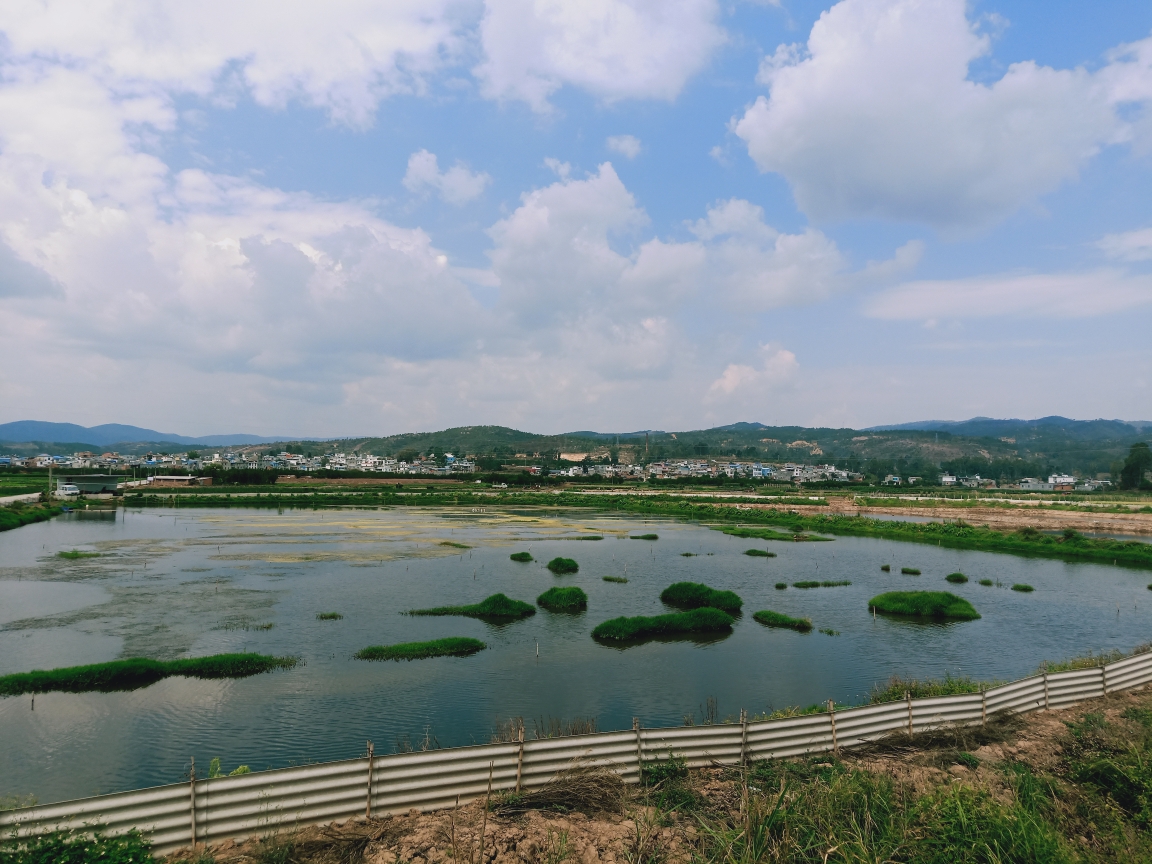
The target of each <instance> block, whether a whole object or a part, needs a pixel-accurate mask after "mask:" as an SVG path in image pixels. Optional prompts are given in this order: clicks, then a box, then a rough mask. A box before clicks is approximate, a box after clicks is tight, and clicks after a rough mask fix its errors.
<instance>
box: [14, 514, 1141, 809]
mask: <svg viewBox="0 0 1152 864" xmlns="http://www.w3.org/2000/svg"><path fill="white" fill-rule="evenodd" d="M85 516H86V514H82V513H81V514H74V515H73V516H71V517H62V518H59V519H56V520H53V521H51V522H47V523H41V524H37V525H31V526H27V527H25V528H21V529H18V530H15V531H9V532H6V533H3V534H0V674H4V673H9V672H20V671H28V670H30V669H36V668H41V669H44V668H52V667H56V666H67V665H78V664H83V663H94V662H100V661H105V660H113V659H116V658H119V657H137V656H142V657H155V658H159V659H168V658H174V657H179V656H196V655H204V654H215V653H220V652H229V651H256V652H260V653H264V654H278V655H280V654H292V655H296V656H299V657H301V658H302V659H303V661H304V663H303V664H302V665H300V666H298V667H297V668H295V669H293V670H290V671H279V672H274V673H271V674H267V675H259V676H256V677H253V678H249V679H244V680H236V681H199V680H193V679H185V678H170V679H167V680H165V681H162V682H160V683H158V684H155V685H153V686H151V687H148V688H145V689H142V690H137V691H134V692H128V693H112V694H96V693H91V694H60V693H55V694H44V695H40V696H37V697H36V699H35V710H33V705H32V699H31V697H28V696H23V697H12V698H7V699H0V741H3V746H2V747H0V796H6V795H28V794H34V795H35V796H36V797H37V798H38V799H39V800H40V801H41V802H47V801H55V800H62V799H67V798H75V797H82V796H86V795H91V794H97V793H103V792H111V791H117V790H122V789H131V788H136V787H141V786H148V785H155V784H160V783H169V782H175V781H177V780H179V779H181V777H182V776H184V775H185V773H186V772H187V770H188V765H189V759H190V757H193V756H194V757H195V758H196V761H197V764H198V765H207V763H208V761H209V759H211V758H212V757H215V756H218V757H220V758H221V759H222V760H223V764H224V767H225V769H229V768H232V767H235V766H236V765H238V764H247V765H250V766H251V767H252V769H253V770H259V769H263V768H276V767H284V766H286V765H290V764H299V763H303V762H312V761H325V760H332V759H343V758H350V757H354V756H357V755H360V754H362V753H363V752H364V750H365V742H366V741H367V740H369V739H370V740H372V741H373V742H374V743H375V746H376V751H377V752H378V753H384V752H390V751H392V750H394V749H397V748H402V747H406V746H409V745H411V746H416V747H419V746H420V742H421V741H423V740H427V741H429V742H432V743H435V744H438V745H440V746H454V745H461V744H469V743H473V742H485V741H487V740H489V739H490V737H491V735H492V733H493V730H494V729H495V727H496V725H497V724H498V723H501V722H504V721H507V720H508V718H510V717H516V716H522V717H524V718H525V720H526V725H527V727H528V730H529V734H530V735H531V734H532V730H533V726H534V724H544V725H546V724H548V723H549V722H551V720H552V719H554V718H564V719H573V718H595V719H596V721H597V723H598V726H599V728H600V729H614V728H627V727H630V726H631V722H632V718H633V717H639V718H640V719H641V722H642V723H643V724H644V725H646V726H662V725H679V724H681V723H682V722H684V717H685V715H688V714H692V715H694V717H695V720H696V722H699V721H700V720H701V719H702V716H701V715H702V711H703V710H704V709H703V707H702V706H704V705H705V704H706V702H707V700H708V699H709V697H715V699H716V701H717V705H718V710H719V718H720V719H723V718H724V717H725V716H734V715H737V714H738V713H739V711H740V709H741V708H745V709H748V711H749V712H751V713H758V712H764V711H768V710H770V709H772V708H781V707H785V706H788V705H796V704H800V705H806V704H811V703H814V702H819V701H823V700H826V699H829V698H834V699H836V700H837V701H842V702H859V701H863V700H864V699H866V696H867V693H868V692H869V690H870V689H871V688H872V687H873V686H874V685H876V684H881V683H883V682H884V681H886V680H887V679H888V678H889V677H890V676H891V675H893V674H900V675H904V676H917V677H925V676H940V675H943V674H945V673H953V674H961V675H972V676H973V677H976V678H980V679H1001V680H1008V679H1013V678H1018V677H1022V676H1024V675H1028V674H1030V673H1032V672H1033V671H1034V670H1035V669H1036V667H1037V665H1038V664H1039V663H1040V662H1042V661H1043V660H1058V659H1063V658H1066V657H1069V656H1072V655H1074V654H1082V653H1085V652H1087V651H1090V650H1091V651H1097V652H1099V651H1104V650H1108V649H1111V648H1120V649H1123V650H1128V649H1131V648H1132V647H1134V646H1135V645H1137V644H1139V643H1141V642H1144V641H1147V640H1148V639H1149V638H1150V637H1152V626H1150V625H1152V594H1150V593H1149V591H1148V589H1147V587H1146V585H1147V583H1148V582H1149V580H1150V578H1152V576H1150V574H1149V573H1147V572H1143V571H1138V570H1126V569H1123V568H1113V567H1106V566H1101V565H1095V564H1065V563H1062V562H1059V561H1048V560H1042V559H1023V558H1015V557H1011V556H1005V555H993V554H988V553H982V552H962V551H954V550H947V549H940V548H936V547H931V546H923V545H917V544H904V543H897V542H892V541H885V540H874V539H863V538H837V539H836V540H834V541H833V542H823V543H821V542H812V543H792V542H776V541H756V540H747V539H740V538H736V537H729V536H726V535H724V534H722V533H720V532H718V531H714V530H711V529H709V528H708V527H706V526H702V525H699V524H696V523H689V522H676V521H672V520H663V519H647V520H645V519H643V518H639V517H635V516H619V515H614V514H598V513H594V512H588V511H570V510H569V511H560V510H548V509H524V510H503V509H502V510H494V509H489V510H486V511H473V510H467V509H460V510H451V509H396V510H336V511H334V510H324V511H311V510H285V511H284V512H277V511H275V510H259V509H249V510H238V509H231V510H193V511H188V510H180V511H173V510H143V511H120V512H118V513H117V514H116V515H115V518H112V519H97V518H85ZM642 533H655V534H657V535H658V536H659V539H658V540H654V541H650V540H637V539H629V538H630V537H631V536H634V535H637V534H642ZM595 537H600V538H602V539H599V540H595V539H590V538H595ZM446 544H459V545H446ZM463 547H467V548H463ZM749 548H760V549H769V550H770V551H772V552H775V553H776V555H777V557H774V558H762V557H751V556H748V555H745V554H744V552H745V550H747V549H749ZM73 550H77V551H81V552H92V553H98V554H97V556H96V557H80V558H75V559H64V558H61V557H59V556H58V554H57V553H59V552H62V551H65V552H68V551H73ZM516 551H530V552H531V554H532V555H533V557H534V558H535V559H536V560H535V561H534V562H532V563H529V564H518V563H516V562H513V561H510V560H509V557H508V556H509V554H510V553H512V552H516ZM685 553H691V554H690V555H688V554H685ZM555 556H563V557H568V558H574V559H576V560H577V561H578V562H579V565H580V570H579V572H578V573H576V574H574V575H571V576H563V577H556V576H553V575H552V574H551V573H550V572H549V571H548V570H547V569H545V568H544V566H543V563H544V562H547V561H548V560H549V559H551V558H553V557H555ZM882 564H890V565H891V567H892V572H890V573H884V572H882V571H881V570H880V566H881V565H882ZM902 566H908V567H916V568H918V569H920V570H921V571H922V575H921V576H903V575H901V574H900V572H899V570H900V568H901V567H902ZM956 570H959V571H962V572H964V573H965V574H967V575H968V577H969V578H970V580H971V581H970V582H968V583H967V584H964V585H958V586H955V585H949V584H948V583H946V582H945V581H944V576H945V575H946V574H948V573H950V572H953V571H956ZM604 576H622V577H627V579H628V582H627V583H626V584H619V583H610V582H605V581H604V580H603V577H604ZM981 578H989V579H992V580H993V581H994V582H997V583H999V584H998V585H996V586H993V587H984V586H981V585H978V584H977V580H978V579H981ZM811 579H816V580H832V581H835V580H844V579H847V580H851V582H852V584H851V585H849V586H846V587H837V588H818V589H810V590H800V589H796V588H793V587H789V588H787V589H786V590H782V591H781V590H776V589H775V588H774V585H775V583H777V582H781V581H783V582H788V583H789V584H791V583H792V582H795V581H799V580H811ZM681 580H692V581H699V582H704V583H707V584H708V585H710V586H712V587H715V588H720V589H731V590H733V591H736V592H737V593H738V594H740V596H741V597H742V598H743V599H744V613H745V614H744V615H743V617H742V618H741V619H740V620H739V621H738V622H737V624H736V626H735V628H734V630H733V632H732V634H731V635H730V636H726V637H723V638H718V639H712V640H707V641H700V642H694V641H691V640H686V641H652V642H647V643H644V644H640V645H636V646H631V647H627V648H614V647H606V646H604V645H601V644H598V643H596V642H595V641H593V640H592V639H591V637H590V636H589V633H590V631H591V629H592V628H593V627H594V626H595V625H596V624H598V623H599V622H601V621H603V620H605V619H608V618H612V617H615V616H617V615H644V614H649V615H650V614H659V613H661V612H665V611H670V610H667V609H666V608H664V607H663V605H662V604H661V603H660V600H659V595H660V592H661V591H662V590H663V589H664V588H665V587H667V586H668V585H669V584H670V583H672V582H676V581H681ZM1015 582H1026V583H1029V584H1031V585H1033V586H1035V589H1036V590H1035V592H1033V593H1031V594H1022V593H1018V592H1014V591H1010V590H1008V586H1010V585H1011V584H1012V583H1015ZM556 584H560V585H579V586H580V587H582V588H583V589H584V590H585V591H586V592H587V593H588V597H589V604H588V611H587V612H585V613H581V614H576V615H571V614H553V613H549V612H545V611H543V610H540V611H539V612H538V613H537V614H536V615H535V616H534V617H532V618H529V619H526V620H522V621H518V622H515V623H512V624H506V625H501V626H496V625H490V624H486V623H484V622H482V621H479V620H475V619H471V618H459V617H435V618H428V617H411V616H406V615H403V614H401V613H403V612H404V611H405V610H408V609H413V608H420V607H429V606H440V605H449V604H451V605H456V604H463V603H473V602H477V601H479V600H481V599H483V598H484V597H486V596H488V595H490V594H493V593H495V592H497V591H501V592H504V593H505V594H507V595H509V596H510V597H513V598H516V599H520V600H526V601H529V602H531V601H534V600H535V598H536V597H537V595H539V594H540V593H542V592H543V591H544V590H546V589H547V588H549V587H551V586H552V585H556ZM912 588H915V589H934V590H950V591H953V592H954V593H957V594H960V595H961V596H963V597H965V598H967V599H969V600H970V601H971V602H972V603H973V605H974V606H975V607H976V608H977V610H978V611H979V612H980V613H981V614H982V615H983V617H982V618H981V619H980V620H978V621H971V622H965V623H958V624H950V625H920V624H915V623H910V622H906V621H898V620H887V619H885V618H883V617H880V618H878V619H874V618H873V617H872V616H871V615H870V614H869V613H868V598H870V597H872V596H873V595H875V594H877V593H880V592H882V591H886V590H897V589H912ZM759 609H774V610H776V611H779V612H783V613H786V614H788V615H793V616H798V617H810V618H811V619H812V620H813V623H814V624H815V626H816V627H817V628H826V629H831V630H834V631H837V634H838V635H834V636H830V635H825V634H823V633H820V632H817V631H813V632H811V633H808V634H800V633H795V632H792V631H788V630H772V629H768V628H765V627H762V626H761V625H759V624H757V623H756V622H755V621H753V620H752V617H751V613H752V612H754V611H756V610H759ZM320 612H339V613H341V614H343V616H344V617H343V619H341V620H336V621H322V620H318V619H317V617H316V616H317V614H318V613H320ZM267 625H271V626H270V627H268V626H267ZM443 636H472V637H475V638H479V639H482V640H483V641H484V642H486V643H487V645H488V650H485V651H482V652H481V653H479V654H477V655H474V656H472V657H468V658H438V659H432V660H421V661H415V662H401V663H396V662H389V663H373V662H364V661H359V660H356V659H354V658H353V656H352V655H353V654H354V653H355V652H356V651H357V650H359V649H360V648H363V647H366V646H368V645H381V644H390V643H395V642H404V641H412V640H423V639H433V638H439V637H443Z"/></svg>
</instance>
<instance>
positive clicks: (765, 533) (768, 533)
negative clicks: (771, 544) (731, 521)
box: [716, 526, 832, 543]
mask: <svg viewBox="0 0 1152 864" xmlns="http://www.w3.org/2000/svg"><path fill="white" fill-rule="evenodd" d="M716 530H718V531H723V532H724V533H725V534H727V535H729V536H730V537H751V538H754V539H757V540H791V541H794V542H796V543H808V542H815V543H819V542H825V541H831V540H832V538H831V537H817V536H816V535H815V534H806V533H804V532H803V531H797V532H795V533H792V534H785V533H784V532H783V531H774V530H773V529H771V528H747V527H745V526H740V527H739V528H736V527H733V526H728V527H726V528H718V529H716Z"/></svg>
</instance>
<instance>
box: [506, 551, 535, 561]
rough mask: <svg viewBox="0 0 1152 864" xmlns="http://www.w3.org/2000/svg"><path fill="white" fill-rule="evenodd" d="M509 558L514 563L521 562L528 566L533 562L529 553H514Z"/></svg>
mask: <svg viewBox="0 0 1152 864" xmlns="http://www.w3.org/2000/svg"><path fill="white" fill-rule="evenodd" d="M508 557H509V558H511V559H512V560H513V561H519V562H520V563H521V564H527V563H528V562H529V561H531V560H532V555H531V554H530V553H528V552H513V553H512V554H511V555H509V556H508Z"/></svg>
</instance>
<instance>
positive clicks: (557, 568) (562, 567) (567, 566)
mask: <svg viewBox="0 0 1152 864" xmlns="http://www.w3.org/2000/svg"><path fill="white" fill-rule="evenodd" d="M548 569H549V570H551V571H552V572H553V573H555V574H556V575H557V576H560V575H561V574H564V573H575V572H576V571H577V570H579V569H580V565H579V564H577V563H576V562H575V561H573V560H572V559H571V558H553V559H552V560H551V561H549V562H548Z"/></svg>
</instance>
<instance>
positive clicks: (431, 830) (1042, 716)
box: [168, 690, 1152, 864]
mask: <svg viewBox="0 0 1152 864" xmlns="http://www.w3.org/2000/svg"><path fill="white" fill-rule="evenodd" d="M1150 705H1152V693H1150V692H1149V691H1147V690H1145V691H1130V692H1126V693H1121V694H1114V695H1112V696H1108V697H1105V698H1103V699H1096V700H1092V701H1090V702H1084V703H1081V704H1080V705H1077V706H1074V707H1072V708H1068V709H1064V710H1054V711H1046V712H1036V713H1032V714H1028V715H1024V716H1022V717H1015V718H1007V719H1004V720H1002V721H1000V722H999V723H998V724H990V727H989V728H985V729H978V728H976V729H969V730H966V731H963V732H956V733H952V732H947V733H943V732H942V733H929V734H928V735H924V736H916V737H915V738H904V737H903V736H895V737H893V738H890V739H886V740H885V741H883V742H880V743H879V744H877V745H871V746H869V747H867V748H865V749H862V750H858V751H845V752H844V753H843V754H841V756H840V757H835V756H833V755H832V754H826V755H822V756H816V757H811V758H809V759H808V760H805V764H806V766H807V770H813V769H815V770H820V769H830V768H832V767H833V766H832V763H833V762H836V763H837V770H839V769H840V768H844V769H847V770H853V769H858V770H863V771H867V772H869V773H871V774H876V775H887V776H888V777H890V778H891V779H892V780H893V781H895V782H896V783H898V784H900V785H901V786H902V787H904V788H908V789H911V790H914V792H915V793H917V794H931V793H932V792H934V791H939V790H940V789H942V788H944V787H949V786H951V785H952V784H967V785H969V786H971V787H974V788H976V789H980V790H985V791H987V792H988V793H990V794H991V795H992V796H994V797H995V798H997V799H1003V800H1008V799H1010V798H1011V796H1012V794H1013V792H1012V790H1011V788H1010V781H1009V780H1008V779H1006V778H1007V777H1008V776H1009V775H1008V772H1006V771H1004V770H1002V768H1003V766H1005V765H1007V764H1009V763H1011V764H1020V763H1023V764H1025V765H1027V766H1029V767H1030V768H1031V769H1032V770H1034V771H1036V772H1037V773H1038V774H1041V773H1044V774H1048V773H1049V772H1053V773H1056V774H1058V773H1060V763H1061V760H1062V758H1063V756H1064V751H1065V748H1066V747H1069V746H1073V745H1071V744H1070V738H1069V734H1068V730H1069V727H1070V725H1071V724H1073V723H1077V722H1081V721H1083V719H1084V718H1085V716H1086V715H1095V716H1096V717H1100V718H1103V720H1107V721H1109V722H1122V721H1120V717H1121V715H1122V713H1123V712H1124V711H1125V709H1148V708H1149V706H1150ZM992 726H994V727H995V728H991V727H992ZM982 742H983V743H982ZM970 756H975V757H976V759H975V760H973V759H971V758H970ZM965 761H967V763H968V764H965ZM744 782H745V778H744V775H742V773H741V772H740V770H738V769H734V768H721V767H715V768H707V769H702V770H697V771H692V772H691V774H690V776H689V777H688V779H687V781H686V784H687V786H688V787H689V788H690V790H691V793H692V795H693V797H694V800H695V801H696V802H697V803H696V804H695V805H694V809H693V810H692V811H691V812H690V813H688V814H682V813H680V812H678V811H677V809H676V808H674V807H673V808H668V807H665V808H664V809H659V808H657V807H654V806H650V805H651V804H652V803H653V799H652V798H651V796H650V795H647V796H646V795H645V794H644V792H643V790H638V789H636V788H635V787H633V788H632V789H630V790H629V793H628V796H627V798H626V800H625V801H624V804H623V807H622V808H621V809H620V811H619V812H614V813H611V812H609V813H605V812H599V813H598V812H595V811H594V809H593V810H591V811H589V812H547V811H528V812H526V813H522V814H515V815H497V814H495V813H491V812H490V813H488V814H487V815H485V810H484V802H483V801H478V802H474V803H471V804H468V805H466V806H462V807H460V808H459V809H456V810H444V811H438V812H434V813H419V812H417V811H410V812H409V813H407V814H401V815H392V816H384V817H381V818H373V819H368V820H365V819H356V820H350V821H348V822H345V823H343V824H333V825H329V826H324V827H313V828H306V829H303V830H301V831H299V832H296V833H292V834H284V835H280V836H276V837H266V838H261V839H253V840H249V841H246V842H244V843H240V844H237V843H234V842H231V841H229V842H226V843H223V844H221V845H219V846H215V847H212V848H208V849H203V848H201V849H199V850H197V851H196V853H195V854H193V853H192V852H191V851H190V850H183V851H181V852H179V853H175V854H174V855H172V856H170V858H169V859H168V860H169V862H170V864H174V862H176V861H188V862H198V864H200V862H208V861H213V862H217V864H264V862H283V864H288V862H298V864H335V862H340V864H358V862H365V864H400V862H404V864H439V862H453V864H456V862H464V861H467V862H469V864H482V862H485V864H486V862H493V864H521V862H546V864H559V862H562V861H567V862H571V864H597V862H604V864H630V862H637V861H645V862H654V861H661V862H668V864H678V862H683V864H688V862H691V861H699V860H703V854H704V853H705V852H706V849H707V843H706V837H705V834H706V831H707V828H706V824H707V821H708V819H715V818H717V817H719V818H720V819H728V820H729V821H731V820H734V819H736V818H737V815H738V814H739V812H740V810H741V807H742V801H743V800H744V799H743V796H744V794H745V792H744V786H743V783H744ZM1070 839H1071V840H1072V842H1073V843H1075V844H1082V848H1083V849H1084V850H1085V851H1091V846H1092V845H1093V844H1094V843H1095V840H1094V839H1091V838H1089V837H1086V836H1075V837H1072V838H1070ZM1089 857H1092V856H1089ZM1093 860H1095V859H1093ZM1104 860H1112V856H1111V855H1110V854H1105V856H1104Z"/></svg>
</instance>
